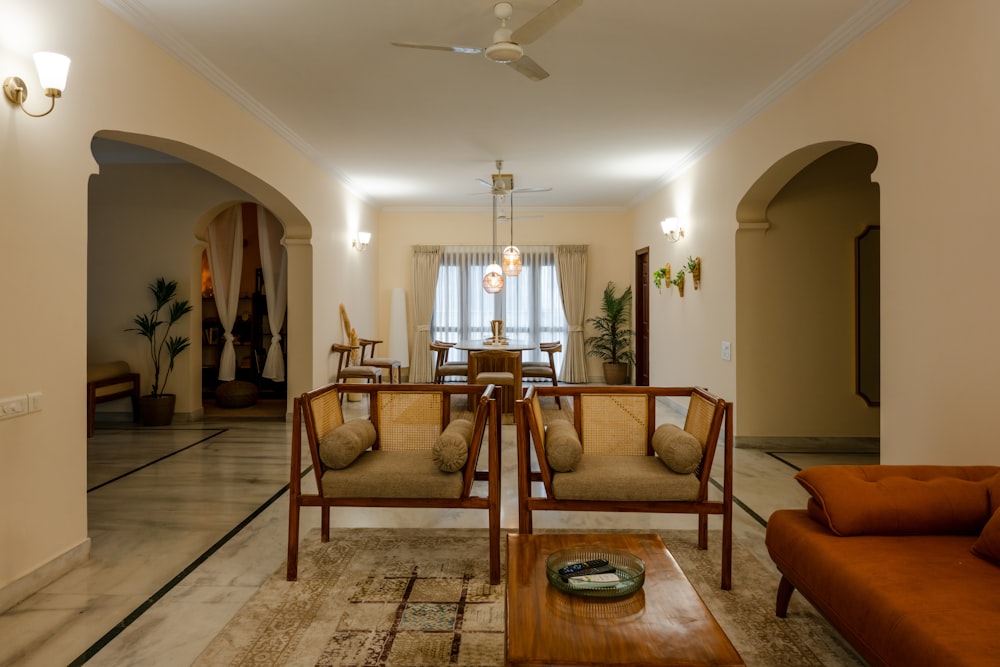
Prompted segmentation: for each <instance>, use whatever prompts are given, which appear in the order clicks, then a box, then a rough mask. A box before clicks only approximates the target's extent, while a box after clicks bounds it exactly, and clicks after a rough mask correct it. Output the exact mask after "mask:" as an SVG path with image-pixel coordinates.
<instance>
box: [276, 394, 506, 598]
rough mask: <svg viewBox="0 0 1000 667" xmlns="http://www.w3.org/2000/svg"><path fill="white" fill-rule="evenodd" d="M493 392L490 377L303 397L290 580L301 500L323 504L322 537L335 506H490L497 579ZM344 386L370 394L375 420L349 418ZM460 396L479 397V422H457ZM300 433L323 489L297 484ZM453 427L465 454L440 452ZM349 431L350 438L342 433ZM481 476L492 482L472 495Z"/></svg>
mask: <svg viewBox="0 0 1000 667" xmlns="http://www.w3.org/2000/svg"><path fill="white" fill-rule="evenodd" d="M493 391H494V387H493V386H492V385H485V386H467V385H458V384H456V385H428V384H364V385H361V384H349V385H348V384H331V385H327V386H325V387H321V388H319V389H315V390H313V391H310V392H306V393H304V394H302V395H301V396H299V397H297V398H296V399H295V401H294V413H293V415H294V416H293V424H292V461H291V476H290V478H289V479H290V484H289V494H288V495H289V512H288V563H287V578H288V580H289V581H292V580H294V579H295V578H296V577H297V576H298V550H299V510H300V508H302V507H319V508H320V511H321V514H320V538H321V539H322V541H324V542H327V541H329V539H330V508H331V507H438V508H456V509H482V510H486V511H487V513H488V515H489V534H490V582H491V583H493V584H498V583H499V582H500V421H499V418H498V414H497V407H496V400H495V399H494V397H493ZM341 393H351V394H357V393H364V394H368V396H369V405H370V410H371V411H370V417H369V419H368V420H365V419H354V420H350V421H348V422H346V423H345V420H344V413H343V411H342V410H341V400H340V394H341ZM455 395H462V396H465V395H474V396H476V398H477V399H478V403H477V405H476V411H475V417H474V422H472V423H469V422H468V421H462V420H457V419H456V420H454V423H453V420H452V412H451V410H452V408H451V404H452V398H453V397H454V396H455ZM463 402H464V401H463ZM449 424H451V425H452V426H451V428H449ZM340 427H344V428H343V430H341V428H340ZM355 427H357V428H355ZM446 429H447V432H446ZM303 431H304V432H305V437H306V444H307V445H308V449H309V455H310V457H311V461H312V471H313V475H314V476H315V479H316V488H317V489H319V491H318V492H317V493H303V492H302V488H301V474H302V461H301V457H302V433H303ZM456 433H461V434H462V435H461V437H462V440H463V442H464V444H465V445H466V446H467V452H468V456H467V459H466V460H464V462H463V461H461V460H456V459H455V458H446V459H445V460H442V459H443V457H442V455H441V450H440V442H441V441H447V442H449V443H450V444H452V445H453V444H454V443H455V436H456ZM343 434H346V435H347V436H349V437H347V438H344V439H341V435H343ZM362 434H363V435H362ZM366 436H368V437H370V441H368V440H365V437H366ZM484 436H485V438H486V440H487V456H488V470H485V471H479V470H476V465H477V463H478V462H479V455H480V450H481V447H482V442H483V438H484ZM346 440H351V441H353V442H360V444H358V445H357V446H356V449H361V450H362V451H360V452H352V453H356V458H354V460H353V461H351V460H348V459H350V456H346V457H345V456H344V453H343V452H344V449H343V448H342V447H341V445H342V444H343V443H344V442H345V441H346ZM352 446H353V445H352ZM436 446H437V448H436ZM451 452H452V453H453V452H454V450H453V449H452V450H451ZM445 470H448V471H445ZM476 481H485V482H486V494H485V495H476V494H474V489H473V482H476ZM477 492H478V490H477Z"/></svg>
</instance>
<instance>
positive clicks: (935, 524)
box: [795, 465, 1000, 536]
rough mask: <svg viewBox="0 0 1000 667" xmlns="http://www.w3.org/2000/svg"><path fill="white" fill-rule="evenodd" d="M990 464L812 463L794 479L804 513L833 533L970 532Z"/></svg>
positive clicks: (985, 512)
mask: <svg viewBox="0 0 1000 667" xmlns="http://www.w3.org/2000/svg"><path fill="white" fill-rule="evenodd" d="M998 471H1000V468H997V467H995V466H906V465H903V466H891V465H874V466H817V467H813V468H807V469H805V470H802V471H801V472H799V473H798V474H797V475H796V476H795V479H796V480H798V482H799V484H801V485H802V486H803V488H805V489H806V491H808V492H809V495H810V496H811V497H810V500H809V504H808V508H807V509H808V510H809V515H810V516H811V517H812V518H813V520H814V521H816V522H817V523H820V524H822V525H824V526H826V527H827V528H829V529H830V531H831V532H833V533H834V534H836V535H841V536H846V535H947V534H951V535H955V534H976V533H979V531H980V530H981V529H982V528H983V525H984V524H985V523H986V521H987V520H988V519H989V517H990V492H989V490H990V486H991V483H992V482H995V480H994V477H995V476H996V475H997V473H998Z"/></svg>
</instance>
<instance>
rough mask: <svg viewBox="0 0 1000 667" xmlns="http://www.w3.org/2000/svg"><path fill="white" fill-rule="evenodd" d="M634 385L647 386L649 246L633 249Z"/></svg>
mask: <svg viewBox="0 0 1000 667" xmlns="http://www.w3.org/2000/svg"><path fill="white" fill-rule="evenodd" d="M634 292H635V294H634V297H635V299H634V304H635V326H634V329H635V380H634V381H635V385H636V386H637V387H648V386H649V246H646V247H645V248H639V249H638V250H636V251H635V290H634Z"/></svg>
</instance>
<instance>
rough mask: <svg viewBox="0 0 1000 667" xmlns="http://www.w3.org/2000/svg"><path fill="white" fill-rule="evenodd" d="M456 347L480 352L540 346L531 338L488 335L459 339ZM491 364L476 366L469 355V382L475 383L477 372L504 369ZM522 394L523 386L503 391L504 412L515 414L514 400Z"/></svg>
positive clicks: (522, 349) (522, 350)
mask: <svg viewBox="0 0 1000 667" xmlns="http://www.w3.org/2000/svg"><path fill="white" fill-rule="evenodd" d="M455 348H456V349H459V350H465V351H466V352H479V351H483V350H510V351H518V352H522V353H523V352H524V351H526V350H534V349H537V348H538V343H537V342H532V341H530V340H526V339H521V338H504V337H500V338H494V337H491V336H488V337H486V338H481V339H474V340H463V341H459V342H458V343H457V344H456V345H455ZM517 363H518V364H520V363H521V357H520V356H519V357H518V358H517ZM489 366H490V365H489V364H488V363H487V364H484V365H483V367H482V368H478V367H476V366H475V365H474V364H473V363H472V356H471V355H470V356H469V382H470V383H472V384H475V381H476V374H478V373H481V372H491V371H499V370H502V369H500V368H491V367H489ZM521 395H522V389H521V387H517V388H516V391H514V392H503V395H502V398H501V407H502V412H504V413H505V414H513V412H514V402H515V401H516V400H517V399H518V398H520V396H521Z"/></svg>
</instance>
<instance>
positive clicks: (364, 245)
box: [351, 232, 372, 252]
mask: <svg viewBox="0 0 1000 667" xmlns="http://www.w3.org/2000/svg"><path fill="white" fill-rule="evenodd" d="M371 240H372V235H371V232H358V233H357V235H355V237H354V240H353V241H351V247H352V248H354V249H355V250H357V251H358V252H364V251H365V250H367V249H368V244H369V243H371Z"/></svg>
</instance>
